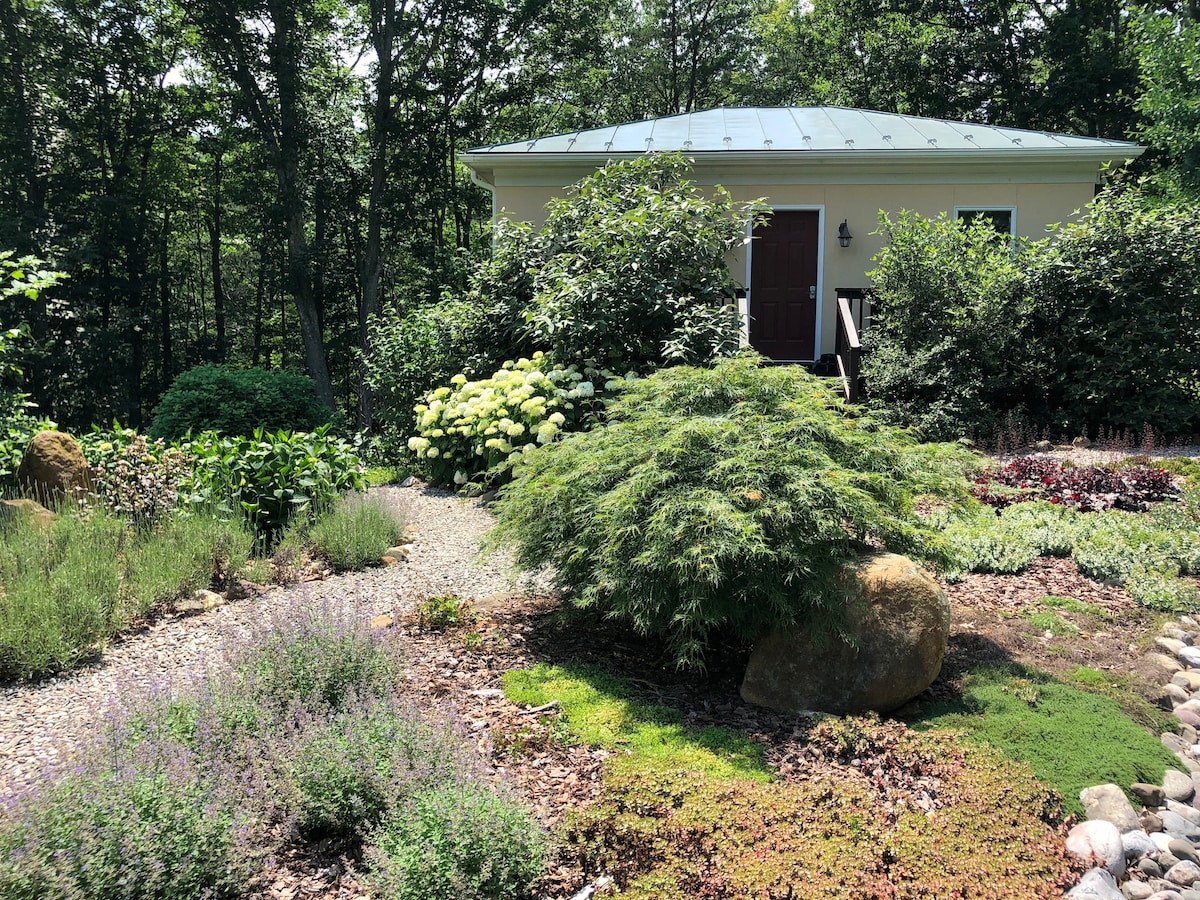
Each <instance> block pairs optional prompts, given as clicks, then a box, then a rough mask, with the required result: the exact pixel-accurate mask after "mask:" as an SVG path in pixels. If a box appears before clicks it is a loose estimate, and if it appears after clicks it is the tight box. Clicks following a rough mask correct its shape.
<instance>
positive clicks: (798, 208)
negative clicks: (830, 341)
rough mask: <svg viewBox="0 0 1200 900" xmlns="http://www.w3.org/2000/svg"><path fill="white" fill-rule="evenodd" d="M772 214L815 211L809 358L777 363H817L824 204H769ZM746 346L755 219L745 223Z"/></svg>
mask: <svg viewBox="0 0 1200 900" xmlns="http://www.w3.org/2000/svg"><path fill="white" fill-rule="evenodd" d="M766 206H767V208H768V209H770V210H771V212H816V213H817V309H816V316H817V321H816V322H815V323H814V328H813V357H812V359H795V360H777V361H778V362H816V361H817V360H819V359H820V358H821V322H822V321H823V320H824V318H825V297H824V294H825V290H824V288H825V204H824V203H768V204H766ZM746 238H747V241H746V344H747V346H749V344H750V320H751V318H753V316H754V312H753V310H754V285H753V284H751V274H750V273H751V271H752V264H753V262H754V218H753V216H751V217H750V218H749V219H747V220H746Z"/></svg>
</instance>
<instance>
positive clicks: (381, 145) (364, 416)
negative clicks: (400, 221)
mask: <svg viewBox="0 0 1200 900" xmlns="http://www.w3.org/2000/svg"><path fill="white" fill-rule="evenodd" d="M381 2H382V8H381V9H380V10H379V12H378V15H377V16H373V20H374V21H373V25H374V26H375V28H374V33H373V34H372V39H373V43H374V45H375V58H376V59H377V60H378V69H377V71H376V76H375V108H374V111H373V115H372V120H371V193H370V195H369V196H368V198H367V243H366V246H365V247H364V248H363V262H362V302H360V303H359V305H358V346H359V349H360V350H361V351H362V359H360V360H359V363H358V412H357V416H356V420H357V422H356V423H357V425H358V427H359V428H368V427H369V426H370V424H371V419H372V418H373V417H374V415H375V400H374V397H372V395H371V388H370V386H369V385H368V384H367V369H366V364H365V362H364V360H365V359H366V357H367V356H368V355H369V354H370V353H371V332H370V329H369V327H368V323H369V321H370V318H371V316H374V315H378V313H379V309H380V306H381V302H380V283H381V281H382V280H383V251H382V233H383V202H384V191H385V189H386V188H387V156H388V144H389V139H390V137H391V127H392V109H393V108H392V87H393V84H392V81H393V78H394V61H393V57H392V53H393V50H394V47H393V43H394V41H395V27H396V4H395V0H381Z"/></svg>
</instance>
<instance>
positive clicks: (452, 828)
mask: <svg viewBox="0 0 1200 900" xmlns="http://www.w3.org/2000/svg"><path fill="white" fill-rule="evenodd" d="M374 842H375V846H374V847H372V848H371V849H369V850H368V859H369V860H370V865H371V871H370V874H369V875H368V882H369V883H370V885H371V887H372V888H373V889H374V891H375V893H376V896H377V897H378V898H379V900H501V898H504V900H508V898H515V897H526V896H529V890H530V887H531V885H532V883H533V881H534V879H536V878H537V877H538V876H539V875H540V874H541V872H542V864H543V859H544V856H545V843H544V835H543V834H542V832H541V830H540V829H539V828H537V826H536V825H534V824H533V822H532V821H531V820H530V818H529V814H528V813H527V812H525V811H524V810H523V809H522V808H521V807H520V806H519V805H518V804H517V803H516V802H515V801H514V800H513V799H512V798H511V797H508V796H506V795H505V794H503V793H497V792H496V791H493V790H491V789H489V788H487V787H484V786H483V785H480V784H470V783H467V784H458V785H449V786H446V787H442V788H437V789H435V790H432V791H429V792H427V793H424V794H421V795H419V796H417V797H415V798H414V799H413V800H412V802H411V803H410V804H409V805H408V807H407V808H406V809H404V810H403V814H401V815H395V816H393V817H391V818H390V819H388V821H387V822H385V823H384V825H383V826H382V827H381V828H380V829H379V831H378V832H377V833H376V834H375V836H374Z"/></svg>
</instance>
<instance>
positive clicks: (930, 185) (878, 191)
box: [489, 163, 1098, 353]
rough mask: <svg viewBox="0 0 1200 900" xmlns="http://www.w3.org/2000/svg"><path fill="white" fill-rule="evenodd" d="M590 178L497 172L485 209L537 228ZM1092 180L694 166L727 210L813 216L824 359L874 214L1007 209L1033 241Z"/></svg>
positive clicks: (927, 168)
mask: <svg viewBox="0 0 1200 900" xmlns="http://www.w3.org/2000/svg"><path fill="white" fill-rule="evenodd" d="M590 171H592V169H591V168H588V167H577V166H559V167H541V168H535V167H530V166H523V167H516V168H513V169H510V170H505V169H503V168H501V167H500V166H497V167H496V169H495V170H494V171H493V172H492V173H489V174H491V176H492V178H491V179H490V180H491V181H492V182H493V185H491V187H492V190H493V195H494V209H495V211H496V213H497V215H503V216H508V217H511V218H513V219H517V220H522V221H528V222H532V223H534V224H541V223H542V222H544V221H545V216H546V213H545V204H546V203H547V201H549V200H550V199H551V198H552V197H555V196H559V195H561V194H562V189H563V186H565V185H568V184H571V183H573V182H574V181H577V180H578V179H579V178H582V177H584V176H585V175H587V174H589V172H590ZM1097 171H1098V167H1097V166H1096V165H1095V164H1094V163H1091V164H1080V163H1073V164H1059V165H1049V164H1043V165H1040V166H1037V167H1033V166H1029V165H1016V164H1010V165H1007V166H989V167H980V166H978V165H959V166H945V165H942V166H935V165H933V164H929V163H920V164H911V163H910V164H907V165H904V166H890V167H888V168H887V169H883V168H882V167H877V168H876V170H874V171H869V170H868V171H864V170H863V169H862V167H849V166H836V165H822V166H820V167H808V168H805V167H798V168H792V169H783V168H780V167H773V168H772V169H770V170H765V169H761V168H759V169H755V168H750V167H748V168H744V169H742V168H737V167H732V166H730V165H728V164H725V165H711V164H703V163H702V164H699V165H697V168H696V174H695V179H696V181H697V182H698V183H700V184H702V185H713V184H722V185H724V186H725V187H726V188H727V189H728V190H729V192H730V193H731V194H732V195H733V197H734V199H735V200H763V201H765V202H766V203H767V205H768V206H772V207H777V208H781V209H787V208H791V209H798V208H810V209H818V210H820V211H821V216H822V218H821V235H822V240H823V248H822V261H821V266H820V274H819V276H818V278H819V294H818V296H819V298H820V304H819V307H818V311H819V323H818V334H819V337H818V341H819V344H820V348H819V350H820V352H821V353H831V352H832V351H833V344H834V328H835V316H836V296H835V292H836V289H837V288H839V287H869V286H870V282H869V279H868V278H867V277H866V273H867V272H868V271H869V270H870V269H872V268H873V263H872V257H873V256H874V255H875V254H876V253H877V252H878V251H879V250H880V248H881V246H882V238H881V237H880V236H879V235H876V234H872V232H874V231H876V230H877V229H878V224H879V213H880V211H881V210H883V211H886V212H889V213H895V212H897V211H899V210H902V209H907V210H912V211H914V212H918V213H920V214H921V215H923V216H929V217H932V216H936V215H937V214H939V213H941V212H947V213H951V214H952V213H953V210H954V209H955V208H956V207H967V208H977V207H984V208H986V207H1011V208H1015V210H1016V225H1015V227H1016V231H1017V234H1019V235H1022V236H1026V237H1031V238H1039V237H1043V236H1044V235H1045V234H1046V232H1047V228H1048V227H1049V226H1051V225H1053V224H1055V223H1062V222H1067V221H1070V220H1072V219H1073V218H1075V217H1076V216H1077V215H1078V214H1079V212H1080V211H1082V210H1083V208H1084V207H1085V206H1086V205H1087V204H1088V203H1089V202H1090V201H1091V199H1092V197H1093V195H1094V192H1095V183H1096V176H1097ZM842 220H846V221H847V222H848V223H849V227H850V231H851V233H852V234H853V235H854V240H853V241H852V243H851V246H850V247H848V248H844V249H843V248H842V247H840V246H838V242H837V229H838V225H839V224H840V223H841V222H842ZM749 252H751V253H752V252H753V249H752V247H751V248H750V250H749ZM730 270H731V272H732V273H733V275H734V277H735V278H736V279H737V280H738V282H739V283H741V284H743V285H745V284H746V281H747V277H748V268H747V249H746V248H739V250H738V251H736V252H735V253H733V254H731V257H730ZM748 302H749V306H750V310H751V314H752V313H753V304H754V287H753V284H751V285H749V301H748Z"/></svg>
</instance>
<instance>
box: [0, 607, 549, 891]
mask: <svg viewBox="0 0 1200 900" xmlns="http://www.w3.org/2000/svg"><path fill="white" fill-rule="evenodd" d="M360 613H361V609H357V610H352V609H349V608H347V607H346V606H342V605H340V604H339V605H336V606H334V605H330V604H325V605H323V606H316V607H314V606H313V605H304V604H301V603H299V602H297V603H296V604H294V605H293V606H292V607H291V608H289V609H287V610H285V611H282V612H281V613H279V614H278V616H277V617H275V618H274V619H273V620H272V623H271V625H272V626H273V627H270V628H263V629H262V631H261V632H260V633H259V634H258V635H257V636H256V637H255V638H253V639H252V640H251V641H249V642H246V643H239V644H238V645H235V646H234V647H232V648H231V649H230V651H229V662H230V666H229V667H227V668H223V669H221V670H219V671H218V672H217V673H216V674H214V675H212V676H209V677H208V678H205V679H201V680H199V681H197V682H196V683H195V684H193V685H191V686H189V687H188V688H186V689H185V690H184V691H182V692H180V693H178V694H176V695H174V696H171V695H170V694H169V693H168V692H167V691H159V692H156V693H154V692H152V693H150V694H149V695H147V696H142V697H140V698H138V699H136V700H134V701H133V702H132V703H129V704H128V705H127V706H126V708H124V709H122V710H118V711H117V712H115V713H114V714H113V715H112V716H111V717H110V718H109V719H108V720H107V722H106V727H105V728H103V729H102V730H101V731H100V732H99V733H98V734H97V735H96V736H95V740H94V741H92V742H91V743H90V744H89V745H88V746H87V747H85V748H82V749H81V753H80V754H79V757H78V759H73V760H72V767H71V770H70V771H68V772H66V773H65V774H64V776H63V777H61V778H58V779H43V780H42V781H41V782H39V783H38V784H37V785H35V786H21V785H18V787H17V789H16V790H15V791H14V792H13V795H12V796H9V797H6V798H5V799H6V802H5V803H4V804H3V806H2V807H0V896H2V897H5V898H10V897H11V898H28V900H33V898H38V900H76V898H81V897H87V898H92V900H118V898H121V900H154V898H164V897H209V898H213V900H218V898H232V897H239V896H246V893H247V890H248V888H249V887H250V882H251V880H252V879H253V878H254V877H255V876H258V875H261V873H262V866H263V863H264V862H265V861H266V860H267V859H268V858H269V857H270V856H271V855H272V854H274V853H277V852H278V851H279V850H280V849H281V846H282V845H283V843H284V842H285V841H287V840H289V839H294V838H296V837H299V838H306V837H315V836H321V837H323V838H331V839H334V840H342V841H345V842H346V843H345V845H344V846H345V847H346V848H349V847H353V848H354V849H356V850H357V848H358V847H359V846H362V845H364V844H365V845H366V856H367V857H368V859H370V860H371V868H372V869H373V870H374V873H375V875H377V877H378V879H379V882H380V886H381V888H382V892H381V893H380V894H379V896H381V897H384V898H394V897H410V896H420V897H430V898H433V897H438V898H440V897H443V896H446V897H449V896H453V897H456V898H458V897H461V898H464V900H473V898H485V897H486V898H497V900H499V898H501V897H504V898H508V897H516V896H523V895H524V893H525V891H526V889H527V887H528V885H529V882H530V881H531V880H532V879H533V878H534V877H536V875H537V874H539V873H540V871H541V864H540V860H541V859H542V856H543V844H544V835H543V834H542V831H541V829H540V828H538V826H537V825H536V823H534V822H533V820H532V819H531V817H530V816H529V814H528V813H527V812H526V811H525V810H523V809H522V808H521V807H520V806H519V805H518V804H517V803H515V802H514V801H513V800H512V799H510V798H509V796H508V795H507V794H499V795H497V796H494V797H493V795H492V794H491V788H490V786H489V783H488V781H487V779H486V778H485V776H484V775H483V769H482V766H481V764H480V761H479V759H478V756H477V755H476V753H475V751H474V748H473V747H472V745H471V743H470V742H468V741H465V740H464V739H463V737H462V735H460V734H459V733H458V732H457V731H456V730H455V728H454V727H453V726H452V724H450V723H449V722H448V721H442V720H437V719H435V720H430V719H429V718H428V717H427V716H426V715H424V714H423V713H422V712H421V711H420V710H419V709H418V708H417V706H416V705H415V704H413V703H412V702H410V701H408V700H406V699H405V698H402V697H401V696H400V695H399V694H398V693H397V660H396V656H395V648H394V647H391V646H388V643H387V637H386V636H385V635H383V634H380V633H379V632H376V631H372V630H371V629H369V628H368V627H367V625H366V622H365V620H364V619H363V617H362V616H361V614H360ZM446 797H450V798H453V799H454V802H450V803H446V802H445V801H444V798H446ZM457 798H462V799H461V800H459V799H457ZM416 815H419V816H420V818H419V821H418V820H417V819H414V818H413V816H416ZM292 826H295V827H294V828H293V827H292ZM429 842H434V843H432V844H431V843H429ZM373 844H378V845H379V848H378V849H376V848H375V847H374V846H372V845H373ZM326 846H328V844H326ZM335 849H336V848H335ZM410 872H414V873H415V874H416V875H417V876H418V877H423V876H424V875H425V874H429V875H431V876H434V877H436V879H437V880H436V881H435V882H434V884H435V885H436V890H434V889H432V888H431V889H429V890H422V887H423V886H422V885H421V884H420V883H419V882H418V883H415V884H414V883H413V882H412V880H411V879H410V878H408V874H409V873H410ZM444 885H453V886H454V887H456V888H458V890H457V891H455V892H453V893H446V891H447V890H451V888H449V887H444ZM405 889H407V891H408V892H407V893H405ZM414 891H415V893H414Z"/></svg>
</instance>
